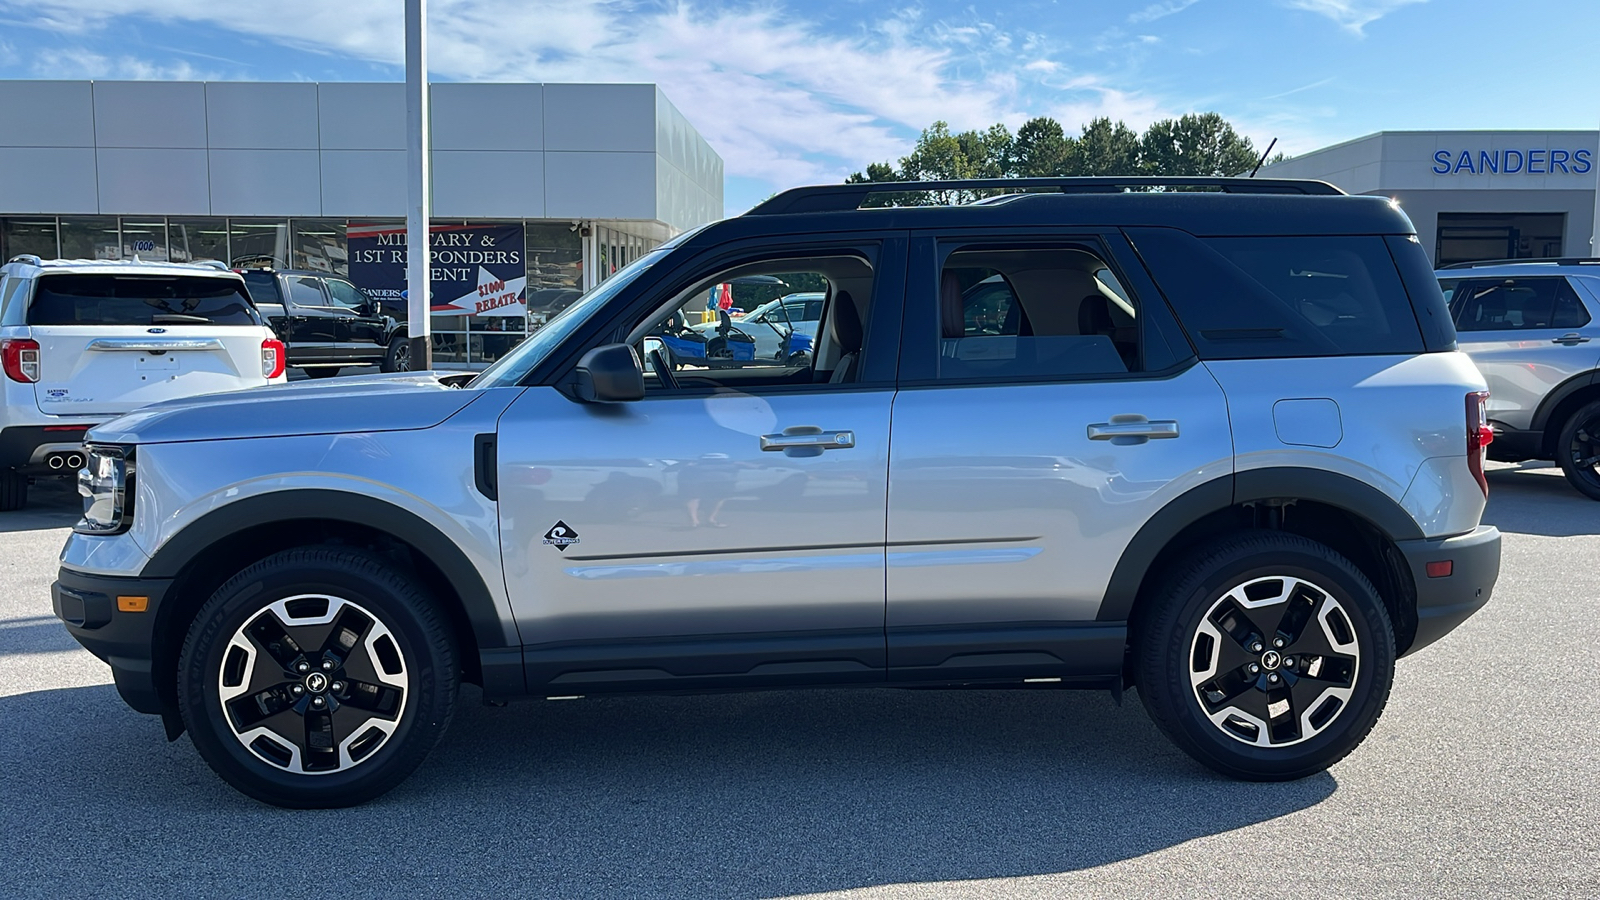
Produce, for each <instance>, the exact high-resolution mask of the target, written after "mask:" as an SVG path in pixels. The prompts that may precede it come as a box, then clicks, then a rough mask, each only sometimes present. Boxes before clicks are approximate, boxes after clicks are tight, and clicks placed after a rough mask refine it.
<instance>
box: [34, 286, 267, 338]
mask: <svg viewBox="0 0 1600 900" xmlns="http://www.w3.org/2000/svg"><path fill="white" fill-rule="evenodd" d="M260 323H261V319H260V316H258V315H257V314H256V311H255V307H254V306H253V305H252V304H251V302H250V298H249V297H247V296H246V295H245V293H244V290H243V285H242V284H241V283H240V281H239V280H238V279H236V278H208V277H200V278H195V277H184V276H162V275H66V274H63V275H46V276H44V277H41V278H40V279H39V281H38V286H37V287H36V288H35V289H34V295H33V303H31V304H30V305H29V306H28V324H29V325H144V326H150V325H259V324H260Z"/></svg>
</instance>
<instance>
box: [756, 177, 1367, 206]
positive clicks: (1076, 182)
mask: <svg viewBox="0 0 1600 900" xmlns="http://www.w3.org/2000/svg"><path fill="white" fill-rule="evenodd" d="M1165 187H1210V188H1216V189H1217V190H1219V191H1222V192H1223V193H1229V194H1319V195H1330V194H1337V195H1342V194H1344V191H1341V190H1339V189H1338V188H1336V187H1334V186H1333V185H1331V184H1328V183H1327V182H1325V181H1309V180H1290V179H1287V178H1202V177H1190V176H1182V177H1171V178H1167V177H1161V176H1150V175H1138V176H1114V177H1095V178H973V179H965V180H960V181H863V182H856V183H854V184H823V185H815V186H812V187H799V188H791V189H790V190H787V191H784V192H783V193H781V194H779V195H778V196H776V197H773V198H772V199H771V200H768V201H766V202H765V203H759V204H757V205H756V206H755V207H754V208H753V209H751V210H750V211H749V212H747V213H745V215H747V216H773V215H781V214H783V213H804V212H840V211H844V210H852V209H860V208H861V204H862V202H863V201H865V200H866V199H867V197H868V196H869V195H871V194H912V193H928V192H930V191H973V190H993V189H997V188H998V189H1001V190H1007V191H1014V192H1016V193H1022V192H1026V191H1035V192H1053V193H1060V194H1115V193H1122V192H1123V191H1126V190H1128V189H1130V188H1133V189H1148V188H1165Z"/></svg>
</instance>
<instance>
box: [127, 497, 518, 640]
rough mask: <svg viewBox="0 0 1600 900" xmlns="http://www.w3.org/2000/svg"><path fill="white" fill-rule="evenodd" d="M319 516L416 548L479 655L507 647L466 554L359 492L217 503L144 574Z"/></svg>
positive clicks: (175, 570) (166, 572) (168, 572)
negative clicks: (251, 531)
mask: <svg viewBox="0 0 1600 900" xmlns="http://www.w3.org/2000/svg"><path fill="white" fill-rule="evenodd" d="M297 519H322V520H330V521H335V522H349V523H351V524H353V525H361V526H364V527H367V528H375V529H377V530H379V531H383V532H386V533H388V534H390V535H392V536H394V537H395V538H398V539H399V540H402V541H404V542H406V543H407V544H410V545H411V546H412V547H414V548H416V550H417V552H419V553H421V554H422V555H423V556H425V557H427V558H428V560H429V561H430V562H432V563H433V564H434V565H435V566H436V567H438V569H439V571H440V572H442V573H444V577H445V578H446V579H448V580H449V581H450V584H451V586H452V587H454V588H455V590H456V593H457V595H458V596H459V597H460V598H461V605H462V608H463V612H465V614H466V617H467V621H468V622H469V623H470V624H471V626H472V634H473V637H474V638H475V639H476V641H477V644H478V647H477V649H478V651H479V653H480V654H482V653H484V652H485V651H492V650H497V649H504V648H509V647H512V646H514V645H511V644H508V643H507V641H506V638H505V628H504V627H503V626H502V624H501V620H500V613H499V610H498V609H496V607H495V602H494V596H493V595H492V594H490V593H489V588H488V586H487V585H485V584H484V581H483V578H482V577H481V576H480V575H479V574H478V570H477V569H476V568H475V567H474V566H473V565H472V562H471V560H469V559H467V555H466V554H465V553H463V552H462V551H461V548H459V547H457V546H456V545H455V543H454V542H453V541H451V540H450V539H449V538H447V537H445V536H444V534H443V533H442V532H440V531H439V529H437V528H435V527H434V526H433V525H431V524H429V523H428V522H427V521H426V520H424V519H422V518H421V517H419V516H417V515H416V514H415V513H412V512H409V511H407V510H404V509H401V508H400V507H398V506H395V505H394V504H392V503H389V502H387V501H384V500H380V499H378V498H376V497H369V496H365V495H362V494H351V493H346V492H344V491H333V490H326V489H316V488H303V489H296V490H287V491H277V492H274V493H270V494H258V495H256V496H253V497H246V498H244V499H242V500H236V501H234V502H233V503H229V504H227V505H226V506H222V507H218V508H217V509H215V510H212V511H211V512H208V513H206V514H205V515H203V516H201V517H200V518H198V519H196V520H194V521H193V522H190V523H189V524H188V525H187V526H186V527H185V528H183V530H181V531H179V532H178V533H177V534H175V535H173V536H172V537H171V538H169V539H168V540H167V542H166V543H164V544H162V545H161V548H160V549H159V550H157V551H156V553H155V555H154V556H152V557H151V558H150V562H149V563H148V564H146V565H145V567H144V571H143V573H142V575H143V576H144V577H147V578H176V577H177V576H178V575H179V573H181V572H182V571H183V570H184V569H185V567H187V566H188V565H189V563H190V562H191V561H192V560H194V559H196V558H198V557H199V555H200V554H202V553H204V552H205V551H206V549H207V548H208V547H211V546H214V545H215V544H217V543H219V542H221V541H224V540H227V539H228V538H230V537H232V536H233V535H235V534H238V533H239V532H241V531H244V530H246V529H248V528H256V527H259V526H262V525H270V524H272V523H274V522H289V521H294V520H297Z"/></svg>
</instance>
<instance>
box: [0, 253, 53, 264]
mask: <svg viewBox="0 0 1600 900" xmlns="http://www.w3.org/2000/svg"><path fill="white" fill-rule="evenodd" d="M6 262H8V263H14V262H15V263H16V262H17V263H18V262H19V263H27V264H29V265H33V266H42V265H44V260H42V259H40V258H39V257H38V256H36V255H35V254H32V253H18V254H17V255H16V256H13V257H11V258H10V259H9V260H6Z"/></svg>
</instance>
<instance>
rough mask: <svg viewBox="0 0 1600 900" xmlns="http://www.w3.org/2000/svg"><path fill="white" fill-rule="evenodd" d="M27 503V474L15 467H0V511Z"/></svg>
mask: <svg viewBox="0 0 1600 900" xmlns="http://www.w3.org/2000/svg"><path fill="white" fill-rule="evenodd" d="M27 505H28V476H26V475H24V474H22V473H21V472H18V471H17V470H16V469H0V512H11V511H13V510H18V509H21V508H23V507H24V506H27Z"/></svg>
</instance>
